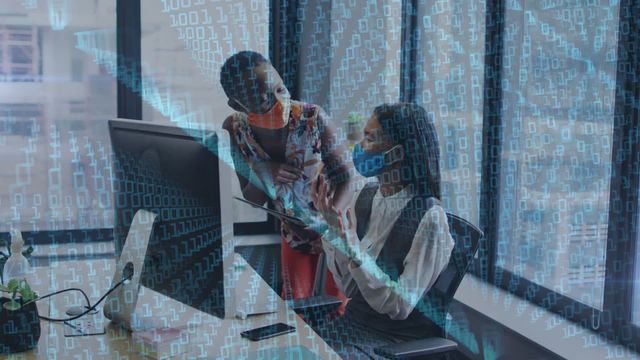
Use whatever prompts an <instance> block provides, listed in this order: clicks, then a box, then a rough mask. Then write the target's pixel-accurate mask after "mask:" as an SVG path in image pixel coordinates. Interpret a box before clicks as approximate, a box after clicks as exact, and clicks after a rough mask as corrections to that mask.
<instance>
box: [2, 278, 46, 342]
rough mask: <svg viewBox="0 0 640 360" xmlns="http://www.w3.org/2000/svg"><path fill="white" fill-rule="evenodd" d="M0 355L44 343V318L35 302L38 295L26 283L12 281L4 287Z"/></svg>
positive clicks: (23, 281)
mask: <svg viewBox="0 0 640 360" xmlns="http://www.w3.org/2000/svg"><path fill="white" fill-rule="evenodd" d="M2 292H4V293H7V294H9V297H5V296H0V354H7V353H14V352H19V351H25V350H29V349H32V348H34V347H36V345H37V344H38V340H39V339H40V318H39V317H38V308H37V307H36V303H35V300H36V299H37V298H38V295H37V294H36V293H35V292H34V291H33V290H31V287H29V283H27V281H26V280H25V279H22V280H17V279H11V280H10V281H9V282H8V283H7V285H6V286H5V285H0V293H2Z"/></svg>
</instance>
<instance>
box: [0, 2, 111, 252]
mask: <svg viewBox="0 0 640 360" xmlns="http://www.w3.org/2000/svg"><path fill="white" fill-rule="evenodd" d="M56 3H57V2H46V1H40V2H34V1H8V4H3V8H4V9H7V6H8V8H9V9H8V10H7V11H6V14H5V16H3V17H2V20H0V54H1V55H0V72H1V73H2V76H1V77H0V88H1V90H0V91H1V92H2V94H3V96H2V98H1V99H0V153H1V154H2V156H0V179H2V180H1V181H0V204H2V206H1V207H0V219H2V221H1V222H0V231H2V232H4V231H8V228H9V226H14V227H16V228H18V229H20V230H21V231H24V232H29V231H48V230H74V229H96V228H98V229H100V228H111V227H113V220H112V214H113V209H112V199H111V184H110V180H109V171H110V167H111V160H110V146H109V138H108V131H107V126H106V120H107V119H109V118H113V117H115V116H116V94H115V88H116V86H115V79H114V78H113V77H111V76H110V75H108V74H107V73H106V72H105V71H104V70H103V69H101V67H100V66H99V65H97V64H96V63H95V62H94V57H93V54H92V53H91V52H84V51H83V50H82V49H80V48H79V47H78V45H80V44H78V43H77V40H78V37H77V36H76V33H78V32H92V33H96V32H100V31H102V30H104V31H107V32H109V34H111V35H109V36H105V37H104V38H103V42H102V43H101V46H102V47H103V48H104V49H105V50H108V49H110V50H112V51H114V50H115V45H116V43H115V31H114V30H115V25H116V21H115V15H116V13H115V10H116V9H115V0H100V1H87V2H69V5H68V6H67V7H66V8H64V9H62V10H63V12H65V14H64V15H65V16H63V17H59V18H56V21H57V22H56V23H55V26H53V25H54V24H52V22H51V21H53V20H54V19H50V18H49V14H50V10H51V9H50V7H51V6H53V5H55V4H56ZM70 15H72V16H70ZM64 19H66V20H68V21H67V22H62V20H64ZM87 19H90V21H88V20H87ZM58 20H60V21H58ZM80 63H81V64H80ZM78 71H81V72H82V74H78ZM78 75H81V77H80V81H78ZM61 241H62V240H61ZM77 241H80V239H77Z"/></svg>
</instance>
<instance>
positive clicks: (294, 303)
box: [287, 295, 342, 314]
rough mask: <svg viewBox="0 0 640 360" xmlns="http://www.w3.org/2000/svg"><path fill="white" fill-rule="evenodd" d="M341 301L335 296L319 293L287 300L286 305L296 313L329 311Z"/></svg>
mask: <svg viewBox="0 0 640 360" xmlns="http://www.w3.org/2000/svg"><path fill="white" fill-rule="evenodd" d="M340 304H342V301H340V299H338V298H337V297H335V296H328V295H320V296H311V297H308V298H304V299H295V300H287V305H289V307H291V308H292V309H293V311H295V312H296V313H297V314H300V313H309V312H311V311H314V312H316V311H317V312H331V311H333V310H335V309H337V308H338V306H340Z"/></svg>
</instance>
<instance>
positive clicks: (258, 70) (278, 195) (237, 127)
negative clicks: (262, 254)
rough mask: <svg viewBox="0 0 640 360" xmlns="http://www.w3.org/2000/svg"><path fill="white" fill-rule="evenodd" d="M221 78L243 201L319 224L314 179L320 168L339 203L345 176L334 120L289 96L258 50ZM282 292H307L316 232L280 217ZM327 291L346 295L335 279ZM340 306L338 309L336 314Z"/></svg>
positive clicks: (230, 62)
mask: <svg viewBox="0 0 640 360" xmlns="http://www.w3.org/2000/svg"><path fill="white" fill-rule="evenodd" d="M220 83H221V84H222V88H223V89H224V91H225V94H226V95H227V97H228V98H229V101H228V104H229V106H230V107H231V108H233V109H234V110H236V111H237V112H236V113H234V114H233V115H231V116H229V117H228V118H227V119H226V120H225V122H224V125H223V127H224V128H225V129H226V130H227V131H229V134H230V137H231V143H232V155H233V159H234V164H235V167H236V171H237V172H238V179H239V181H240V186H241V187H242V193H243V196H244V197H245V199H247V200H249V201H252V202H255V203H258V204H264V203H265V202H266V201H267V200H271V201H273V203H274V205H275V207H276V208H277V209H278V210H279V211H282V212H286V213H288V214H290V215H292V216H295V217H298V218H301V219H303V220H304V221H305V222H306V223H307V224H308V225H313V224H315V223H317V221H322V220H321V219H317V216H318V215H317V213H315V212H313V211H310V210H314V209H313V201H312V199H311V183H312V181H313V180H314V179H315V178H317V176H318V175H319V174H320V173H323V174H324V175H325V176H327V177H328V178H329V179H330V180H331V181H332V184H333V185H334V186H333V189H334V191H335V195H334V196H335V197H334V198H335V199H338V201H336V203H337V204H336V205H337V206H339V207H340V206H341V204H342V203H346V202H348V201H349V200H350V199H346V198H347V196H344V195H345V194H344V193H345V192H346V191H345V190H346V189H347V186H348V180H349V175H348V171H347V168H346V166H345V165H344V164H343V163H342V161H341V160H340V158H341V155H343V154H346V151H347V150H346V149H345V148H344V147H343V146H342V145H341V144H340V143H339V142H338V141H337V139H336V136H335V130H334V128H333V125H332V124H331V123H330V122H329V121H328V120H327V116H326V114H325V113H324V111H323V110H322V109H321V108H320V107H319V106H317V105H313V104H307V103H303V102H299V101H292V100H291V97H290V95H289V91H288V90H287V88H286V87H285V86H284V84H283V82H282V79H281V78H280V75H279V74H278V72H277V71H276V70H275V69H274V68H273V66H271V63H270V62H269V61H268V60H267V59H265V58H264V57H263V56H262V55H260V54H258V53H256V52H252V51H242V52H239V53H237V54H235V55H233V56H231V57H230V58H229V59H227V61H226V62H225V64H224V65H223V66H222V69H221V73H220ZM281 237H282V245H281V259H282V261H281V264H282V279H283V294H282V295H283V297H284V298H285V299H300V298H305V297H309V296H311V295H312V291H313V283H314V279H315V271H316V265H317V262H318V254H319V253H320V252H322V246H321V242H320V236H319V234H317V233H316V232H314V231H313V230H311V229H310V228H309V227H304V228H301V227H299V226H296V225H294V224H290V223H286V222H284V223H283V224H282V229H281ZM325 288H326V292H327V294H329V295H333V296H338V297H339V298H341V299H343V300H344V299H345V298H344V296H343V295H342V294H341V293H340V292H339V290H338V288H337V286H336V284H335V283H334V281H333V277H332V276H331V275H330V274H328V276H327V283H326V284H325ZM342 310H343V308H341V311H342Z"/></svg>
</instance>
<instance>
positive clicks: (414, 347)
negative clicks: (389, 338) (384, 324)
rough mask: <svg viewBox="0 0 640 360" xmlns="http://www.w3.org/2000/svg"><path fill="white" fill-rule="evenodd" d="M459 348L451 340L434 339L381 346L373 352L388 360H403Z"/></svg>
mask: <svg viewBox="0 0 640 360" xmlns="http://www.w3.org/2000/svg"><path fill="white" fill-rule="evenodd" d="M457 348H458V344H457V343H456V342H454V341H451V340H449V339H444V338H440V337H432V338H427V339H420V340H413V341H405V342H401V343H396V344H389V345H385V346H380V347H377V348H375V349H373V351H374V352H375V353H376V354H377V355H380V356H384V357H386V358H388V359H403V358H411V357H415V356H427V355H435V354H442V353H446V352H449V351H453V350H455V349H457Z"/></svg>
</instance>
